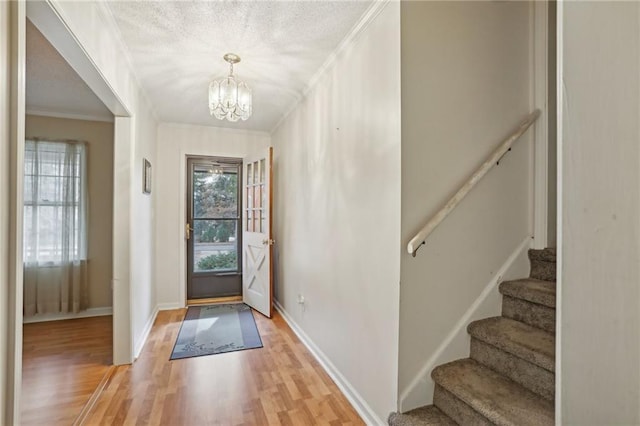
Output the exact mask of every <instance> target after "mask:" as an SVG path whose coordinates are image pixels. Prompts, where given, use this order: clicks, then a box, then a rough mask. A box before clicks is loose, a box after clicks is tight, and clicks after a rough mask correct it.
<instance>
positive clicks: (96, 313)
mask: <svg viewBox="0 0 640 426" xmlns="http://www.w3.org/2000/svg"><path fill="white" fill-rule="evenodd" d="M107 315H113V308H112V307H111V306H105V307H102V308H89V309H86V310H84V311H80V312H78V313H70V314H36V315H34V316H32V317H23V318H22V323H23V324H31V323H35V322H45V321H62V320H68V319H76V318H89V317H103V316H107Z"/></svg>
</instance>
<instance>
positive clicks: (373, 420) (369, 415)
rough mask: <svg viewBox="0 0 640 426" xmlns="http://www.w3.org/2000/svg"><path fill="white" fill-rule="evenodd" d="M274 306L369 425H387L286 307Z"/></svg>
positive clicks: (276, 304) (275, 302)
mask: <svg viewBox="0 0 640 426" xmlns="http://www.w3.org/2000/svg"><path fill="white" fill-rule="evenodd" d="M273 304H274V306H275V308H276V309H277V310H278V312H280V315H282V318H284V320H285V322H286V323H287V325H289V328H291V330H292V331H293V332H294V333H295V335H296V336H298V339H300V341H301V342H302V343H303V344H304V345H305V346H306V348H307V349H308V350H309V352H311V355H313V357H314V358H315V359H316V361H318V363H319V364H320V366H321V367H322V368H323V369H324V371H326V372H327V374H328V375H329V377H331V379H332V380H333V381H334V382H335V384H336V385H337V386H338V388H339V389H340V391H342V393H343V394H344V396H345V397H346V398H347V400H348V401H349V402H350V403H351V405H352V406H353V408H354V409H355V410H356V411H357V413H358V414H359V415H360V417H362V419H363V420H364V422H365V423H366V424H367V425H385V424H387V422H386V421H384V420H383V419H381V418H379V417H378V416H377V415H376V413H375V412H374V411H373V410H372V409H371V407H370V406H369V404H367V402H366V401H365V400H364V398H363V397H362V396H361V395H360V394H359V393H358V392H357V391H356V390H355V389H354V387H353V386H352V385H351V383H349V381H348V380H347V379H346V378H345V377H344V376H343V375H342V373H341V372H340V370H338V369H337V368H336V366H335V365H333V363H332V362H331V361H330V360H329V358H328V357H327V356H326V355H325V354H324V353H323V352H322V351H321V350H320V348H318V346H316V344H315V343H314V342H313V340H311V338H310V337H309V336H308V335H307V334H306V333H305V332H304V331H303V330H302V328H301V327H300V326H299V325H298V324H297V323H296V322H295V321H294V319H293V318H292V317H291V316H290V315H289V314H288V313H287V311H286V310H285V309H284V307H283V306H282V305H281V304H280V303H279V302H278V301H277V300H274V301H273Z"/></svg>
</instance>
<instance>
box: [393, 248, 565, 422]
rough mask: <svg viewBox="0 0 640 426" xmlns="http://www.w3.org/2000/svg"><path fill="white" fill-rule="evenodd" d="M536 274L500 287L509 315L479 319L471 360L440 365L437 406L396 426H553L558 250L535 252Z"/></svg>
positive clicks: (398, 417) (472, 330)
mask: <svg viewBox="0 0 640 426" xmlns="http://www.w3.org/2000/svg"><path fill="white" fill-rule="evenodd" d="M529 260H530V262H531V274H530V278H526V279H520V280H515V281H505V282H503V283H501V284H500V293H502V316H500V317H494V318H487V319H483V320H480V321H474V322H472V323H471V324H469V326H468V327H467V331H468V332H469V334H470V335H471V350H470V356H469V358H465V359H460V360H457V361H453V362H450V363H447V364H443V365H440V366H438V367H436V368H435V369H434V370H433V371H432V372H431V377H432V378H433V380H434V381H435V392H434V396H433V405H428V406H425V407H421V408H417V409H415V410H412V411H409V412H407V413H404V414H401V413H392V414H391V415H390V416H389V425H392V426H429V425H456V424H460V425H494V424H495V425H513V426H527V425H536V426H537V425H553V424H554V395H555V373H554V372H555V324H556V320H555V307H556V283H555V279H556V252H555V249H544V250H529Z"/></svg>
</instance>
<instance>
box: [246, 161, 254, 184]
mask: <svg viewBox="0 0 640 426" xmlns="http://www.w3.org/2000/svg"><path fill="white" fill-rule="evenodd" d="M252 183H253V164H252V163H249V164H247V184H248V185H250V184H252Z"/></svg>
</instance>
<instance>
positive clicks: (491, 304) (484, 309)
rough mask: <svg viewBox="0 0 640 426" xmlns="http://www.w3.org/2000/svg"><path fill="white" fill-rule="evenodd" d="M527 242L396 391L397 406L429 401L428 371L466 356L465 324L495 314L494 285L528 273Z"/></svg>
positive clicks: (498, 304)
mask: <svg viewBox="0 0 640 426" xmlns="http://www.w3.org/2000/svg"><path fill="white" fill-rule="evenodd" d="M530 245H531V237H530V236H527V237H526V238H525V239H524V240H523V241H522V242H521V243H520V244H518V246H517V247H516V248H515V249H514V250H513V251H512V252H511V254H510V255H509V257H508V258H507V260H505V262H504V263H503V264H502V266H501V267H500V268H499V269H498V271H497V272H496V273H495V275H494V276H493V277H492V278H491V280H490V281H489V283H488V284H487V285H486V286H485V288H484V289H483V290H482V292H481V293H480V295H479V296H478V298H477V299H476V300H475V301H474V302H473V303H472V304H471V305H470V306H469V309H467V311H466V312H465V313H464V315H463V316H462V317H461V318H460V320H459V321H458V322H457V323H456V324H455V325H454V326H453V328H452V329H451V331H449V333H448V334H447V336H446V337H445V339H444V340H443V341H442V343H441V344H440V346H438V348H437V349H436V350H435V351H434V353H433V355H432V356H431V357H430V358H429V359H427V361H426V362H425V363H424V365H423V366H422V368H421V369H420V371H419V372H418V374H417V375H416V377H415V378H414V379H413V381H412V382H411V383H410V384H409V386H407V387H406V388H405V389H404V390H403V391H402V392H401V393H400V401H399V404H398V409H399V410H400V412H403V413H404V412H407V411H409V410H412V409H414V408H418V407H421V406H423V405H428V404H431V403H432V401H433V390H434V382H433V379H431V370H433V369H434V368H435V367H436V366H438V365H440V364H444V363H446V362H450V361H453V360H456V359H460V358H466V357H468V356H469V343H470V340H471V339H470V337H469V334H468V333H467V325H468V324H469V323H470V322H472V321H476V320H480V319H483V318H488V317H492V316H499V315H500V313H501V308H502V298H501V297H500V293H499V292H498V285H499V284H500V283H501V282H502V281H505V280H510V279H515V278H520V277H522V276H523V275H522V274H523V273H524V274H526V273H527V272H528V269H527V268H528V267H529V263H528V258H527V249H528V248H529V247H530Z"/></svg>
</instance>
